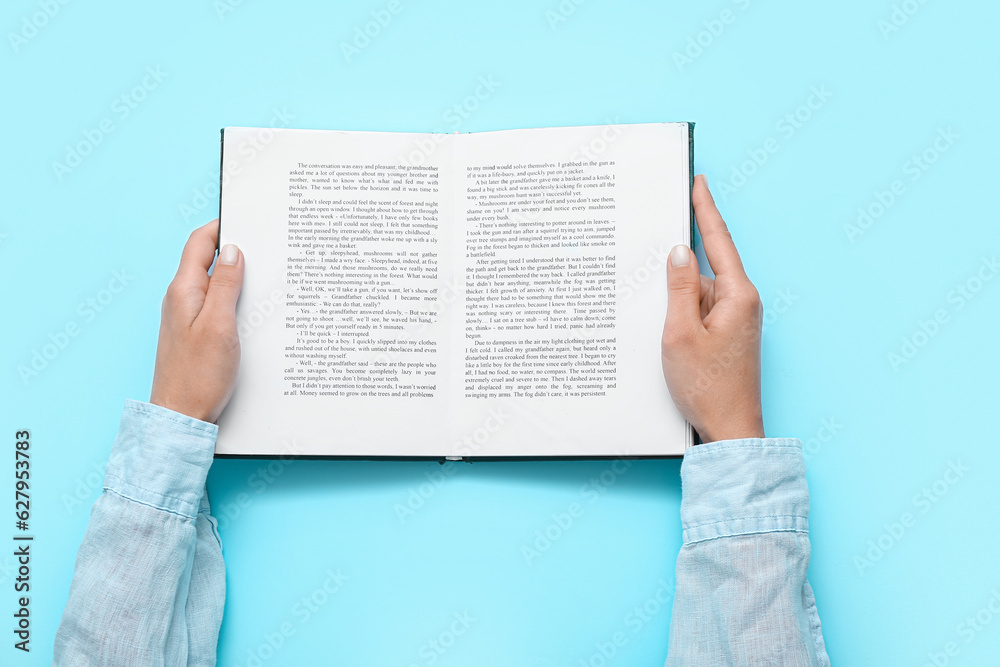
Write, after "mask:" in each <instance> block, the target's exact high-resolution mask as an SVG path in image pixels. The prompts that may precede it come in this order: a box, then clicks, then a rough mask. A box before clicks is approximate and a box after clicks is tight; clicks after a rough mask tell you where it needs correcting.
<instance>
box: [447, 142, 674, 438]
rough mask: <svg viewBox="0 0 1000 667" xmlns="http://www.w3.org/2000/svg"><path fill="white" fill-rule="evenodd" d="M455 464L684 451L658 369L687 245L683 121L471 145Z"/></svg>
mask: <svg viewBox="0 0 1000 667" xmlns="http://www.w3.org/2000/svg"><path fill="white" fill-rule="evenodd" d="M456 151H457V152H456V162H457V164H456V178H455V213H456V224H455V234H456V238H455V255H456V261H457V264H458V270H459V273H460V275H461V282H462V283H463V286H464V292H463V298H462V300H461V302H460V303H459V304H458V308H457V310H458V311H459V313H458V316H457V317H455V318H454V319H453V321H452V326H453V327H454V332H455V337H456V340H458V341H460V343H459V344H457V345H456V348H457V349H458V352H459V353H458V354H456V359H455V364H454V366H453V368H452V383H453V384H454V387H455V395H454V398H453V400H454V403H455V409H454V414H455V415H456V418H455V421H454V424H455V429H454V432H453V434H452V440H453V450H452V455H457V456H471V457H474V456H539V455H545V456H559V455H569V456H597V455H600V456H614V455H667V454H682V453H683V452H684V449H685V447H686V445H687V443H688V442H689V436H690V429H689V428H688V426H687V425H686V423H685V421H684V419H683V417H682V416H681V415H680V413H679V412H678V411H677V410H676V408H675V407H674V405H673V402H672V401H671V399H670V396H669V393H668V392H667V388H666V384H665V382H664V380H663V375H662V370H661V366H660V340H661V335H662V330H663V321H664V317H665V314H666V304H667V283H666V259H667V254H668V253H669V251H670V249H671V248H672V247H673V246H674V245H677V244H679V243H686V244H690V190H689V180H690V174H689V164H690V158H689V155H690V154H689V135H688V126H687V124H686V123H658V124H644V125H609V126H604V127H573V128H546V129H533V130H511V131H502V132H486V133H482V134H473V135H463V136H462V137H461V141H460V142H459V143H458V144H457V145H456Z"/></svg>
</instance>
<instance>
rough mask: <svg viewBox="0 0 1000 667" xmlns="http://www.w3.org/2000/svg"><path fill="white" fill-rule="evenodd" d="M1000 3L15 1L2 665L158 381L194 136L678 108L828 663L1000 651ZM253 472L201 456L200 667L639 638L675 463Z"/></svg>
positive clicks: (454, 661)
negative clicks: (750, 288)
mask: <svg viewBox="0 0 1000 667" xmlns="http://www.w3.org/2000/svg"><path fill="white" fill-rule="evenodd" d="M998 19H1000V6H998V5H996V4H995V3H982V2H953V3H944V2H918V1H917V0H905V1H902V2H895V3H894V2H890V1H888V0H884V1H877V2H861V1H860V0H848V1H845V2H838V3H793V2H779V3H775V2H771V3H765V2H756V1H751V0H746V1H744V0H741V1H740V2H725V1H721V0H720V1H718V2H713V3H708V4H705V3H654V2H607V1H602V0H586V1H583V0H562V2H559V1H558V0H550V1H547V2H528V1H524V0H510V1H508V2H503V3H473V2H455V1H439V2H436V3H435V2H412V1H407V0H391V1H390V0H378V1H368V2H358V3H344V2H340V3H322V2H308V1H305V0H301V1H298V2H287V3H277V2H271V3H268V2H263V1H261V0H247V1H245V2H241V1H239V0H218V1H216V2H212V1H211V0H201V1H199V2H190V1H185V2H175V3H167V4H165V5H154V4H150V3H116V2H89V3H84V2H67V3H65V4H63V3H61V2H59V1H58V0H33V1H25V0H10V1H9V2H6V3H5V4H4V9H3V11H2V21H0V26H2V28H3V32H4V34H5V37H4V44H3V45H2V47H0V63H2V64H0V67H2V72H3V83H4V90H5V96H4V102H3V105H2V111H0V114H2V115H0V119H2V121H3V127H4V128H5V131H4V132H3V137H2V145H3V152H2V155H3V160H2V161H0V176H2V178H0V183H2V186H0V187H2V191H0V192H2V195H3V197H2V200H3V215H2V219H0V276H2V279H0V280H2V285H3V290H2V299H3V301H2V309H0V312H2V313H3V327H2V334H0V336H2V338H0V341H2V342H0V347H2V349H3V350H4V362H3V368H2V372H3V381H2V384H0V387H2V395H0V405H2V410H0V441H2V442H3V443H4V444H3V448H4V451H6V452H7V453H6V454H4V455H3V456H2V457H0V458H2V459H3V460H5V461H7V463H6V464H4V465H5V466H6V467H7V470H6V471H5V470H0V479H2V481H0V497H3V498H7V501H6V511H7V520H9V522H10V523H9V524H6V527H5V528H3V529H0V541H2V542H3V543H5V544H7V545H8V546H6V547H0V554H4V555H0V612H2V613H3V614H4V615H5V616H6V615H7V614H10V613H13V610H14V604H15V596H14V591H13V582H14V578H15V577H16V576H17V575H16V572H15V571H14V570H13V557H12V553H13V546H11V545H12V544H13V542H11V541H8V540H10V539H11V536H12V535H13V534H14V533H15V532H16V531H15V529H14V525H13V524H14V516H13V513H14V508H13V504H14V503H13V499H14V482H13V460H14V459H13V447H14V435H15V431H16V430H19V429H30V431H31V442H32V450H31V451H32V455H33V458H32V480H33V482H34V484H33V486H32V489H31V493H32V505H31V512H32V517H31V524H30V526H31V528H30V532H31V533H32V534H34V535H35V542H34V549H35V551H34V558H33V562H32V570H31V577H32V580H31V585H32V594H33V596H32V600H31V609H32V623H33V625H32V627H33V635H32V644H31V646H32V651H31V653H30V654H28V655H25V654H23V653H21V652H20V651H16V650H15V649H14V648H13V646H12V645H13V641H12V640H11V637H10V635H9V634H8V640H7V641H5V642H4V643H3V645H2V646H0V663H3V664H5V665H43V664H48V661H49V660H50V659H51V650H52V649H51V647H52V639H53V635H54V632H55V628H56V625H57V623H58V620H59V617H60V613H61V610H62V606H63V604H64V603H65V600H66V596H67V591H68V586H69V582H70V578H71V574H72V567H73V560H74V554H75V552H76V549H77V547H78V545H79V543H80V539H81V537H82V535H83V532H84V530H85V527H86V523H87V516H88V508H89V506H90V504H91V503H92V502H93V501H94V499H95V498H96V497H97V495H98V493H99V492H100V479H101V473H100V470H101V468H102V464H103V462H104V460H105V459H106V456H107V453H108V451H109V448H110V446H111V442H112V440H113V438H114V435H115V432H116V429H117V425H118V419H119V415H120V412H121V408H122V405H123V403H124V400H125V399H126V398H137V399H141V400H146V399H148V397H149V386H150V381H151V378H152V370H153V360H154V354H155V349H156V336H157V328H158V322H159V308H160V299H161V297H162V295H163V292H164V289H165V288H166V285H167V283H168V282H169V281H170V279H171V277H172V275H173V272H174V270H175V268H176V264H177V260H178V258H179V255H180V249H181V247H182V245H183V243H184V241H185V239H186V237H187V235H188V233H189V232H190V230H191V229H193V228H194V227H195V226H197V225H199V224H201V223H203V222H205V221H207V220H209V219H211V218H213V217H214V216H215V210H216V207H217V190H216V189H215V184H216V183H217V179H218V167H219V154H218V151H219V128H221V127H223V126H225V125H251V126H255V125H268V124H274V125H281V124H285V125H288V126H293V127H306V128H333V129H366V130H405V131H430V130H438V131H454V130H459V131H463V132H464V131H481V130H492V129H501V128H517V127H538V126H549V125H589V124H603V123H607V122H621V123H633V122H652V121H673V120H680V121H695V122H697V130H696V133H695V136H696V144H695V145H696V151H695V162H696V167H697V170H698V171H699V172H704V173H706V174H707V175H708V179H709V183H710V185H712V187H713V189H714V191H715V194H716V197H717V200H718V202H719V205H720V208H721V209H722V211H723V214H724V215H725V217H726V218H727V220H728V221H729V224H730V227H731V230H732V233H733V236H734V238H735V240H736V243H737V246H738V247H739V249H740V251H741V253H742V255H743V257H744V262H745V264H746V267H747V271H748V273H749V275H750V277H751V278H752V279H753V280H754V282H755V283H756V284H757V286H758V288H759V290H760V293H761V295H762V297H763V299H764V303H765V306H766V307H767V311H766V321H767V328H766V332H765V340H764V351H763V354H764V409H765V421H766V425H767V431H768V434H769V435H774V436H794V437H798V438H801V439H802V440H803V442H805V443H806V448H807V451H808V452H809V459H808V467H809V484H810V489H811V492H812V508H813V512H812V517H811V519H812V522H811V527H812V544H813V554H812V556H813V558H812V565H811V570H810V576H811V580H812V583H813V586H814V587H815V590H816V597H817V599H818V604H819V611H820V615H821V617H822V620H823V626H824V631H825V635H826V640H827V645H828V647H829V651H830V655H831V657H832V659H833V661H834V664H837V665H887V664H892V665H895V664H899V665H903V664H907V665H943V664H948V665H985V664H992V661H995V660H996V654H997V653H996V652H997V647H998V646H1000V616H998V615H997V614H996V613H994V611H991V610H990V605H991V604H992V606H993V609H994V610H996V609H997V608H998V602H1000V597H997V596H998V593H997V591H1000V568H998V567H997V547H998V545H1000V525H998V524H1000V520H998V518H997V517H998V501H997V495H996V489H997V470H998V466H1000V447H998V441H997V415H998V408H997V404H998V398H1000V392H998V390H997V379H998V378H997V374H998V370H1000V352H998V348H997V331H998V324H1000V308H998V306H1000V276H997V275H996V272H997V268H996V267H995V264H993V263H994V262H996V258H997V256H998V251H1000V232H998V218H997V214H996V206H995V193H996V188H997V182H998V179H997V176H998V168H997V155H1000V132H998V129H997V127H998V126H997V121H996V119H997V108H998V104H1000V94H998V87H997V85H996V83H997V71H998V65H1000V49H998V47H997V41H996V29H997V26H998V25H1000V21H998ZM365 31H367V32H368V33H369V35H368V36H366V35H365ZM345 46H346V47H347V48H345ZM483 80H485V81H487V82H490V85H489V86H485V85H483V84H482V83H481V82H482V81H483ZM702 260H703V261H704V258H702ZM36 353H38V354H39V355H41V356H40V357H38V358H37V359H35V354H36ZM33 359H35V366H36V367H35V368H34V369H32V370H33V371H34V372H33V373H32V372H28V373H25V372H24V371H23V370H22V367H24V368H32V366H31V365H32V363H33ZM650 363H652V364H655V363H658V362H657V360H656V359H650ZM272 466H273V467H272V468H271V469H270V472H268V471H267V470H266V469H265V471H264V472H263V473H262V472H260V471H259V469H260V468H266V467H267V466H266V465H265V464H264V463H260V462H251V461H234V460H225V461H218V462H216V464H215V466H214V467H213V469H212V472H211V475H210V479H209V490H210V495H211V498H212V501H213V503H214V506H215V511H216V514H217V515H218V516H219V518H220V522H221V524H222V537H223V541H224V544H225V555H226V560H227V564H228V573H227V578H228V593H229V595H228V602H227V607H226V616H225V621H224V624H223V628H222V636H221V641H220V664H221V665H226V666H235V665H245V666H251V665H319V664H343V665H400V666H403V667H407V666H410V665H430V664H436V665H479V666H482V667H486V666H490V665H504V666H506V665H522V666H537V667H540V666H543V665H546V666H547V665H553V666H555V665H559V666H563V665H572V666H574V667H575V666H577V665H592V666H594V667H598V666H600V665H604V664H607V665H630V666H631V665H637V666H638V665H651V666H652V665H661V664H662V663H663V659H664V657H665V654H666V646H667V632H668V624H669V622H670V609H669V605H664V604H661V603H660V602H659V601H658V596H659V599H663V598H664V590H665V589H664V586H666V587H667V588H668V589H669V587H670V585H671V584H672V582H673V577H672V573H673V566H674V560H675V558H676V555H677V551H678V549H679V548H680V525H679V519H678V510H679V501H680V484H679V479H678V468H679V462H678V461H642V462H637V463H635V464H634V465H632V466H631V467H630V468H628V470H627V472H625V473H622V474H608V473H607V471H608V470H609V464H608V463H607V462H601V461H591V462H580V461H572V462H516V463H480V464H474V465H468V464H463V465H457V464H456V465H453V466H452V467H449V468H442V467H441V466H440V465H439V464H437V463H421V462H389V463H376V462H317V461H294V462H288V463H282V462H276V463H273V464H272ZM602 474H603V477H602ZM408 503H412V505H413V506H416V507H414V508H413V509H412V514H408V513H404V512H401V511H400V508H402V507H409V505H408ZM573 503H578V504H580V506H581V507H582V513H577V514H578V515H577V516H576V517H573V521H572V524H570V525H569V526H568V527H566V528H565V529H563V528H558V529H553V528H552V526H553V525H557V524H556V519H555V518H553V515H556V516H559V515H561V514H563V513H566V512H567V511H568V508H570V506H571V505H572V504H573ZM560 520H561V521H562V522H563V523H564V524H565V517H562V518H561V519H560ZM547 530H548V532H549V533H550V535H555V536H556V537H555V539H552V540H550V541H549V542H545V541H544V540H539V538H538V534H539V531H540V532H541V533H542V534H544V533H545V532H546V531H547ZM2 535H7V537H2ZM536 541H537V542H538V545H539V549H538V554H537V557H534V556H532V557H530V558H528V557H526V556H525V552H524V550H523V548H524V547H531V548H535V546H536ZM542 547H544V548H542ZM529 561H530V562H529ZM338 571H339V573H340V575H342V576H340V579H341V581H340V583H339V584H336V583H334V582H333V580H332V579H331V580H330V581H328V579H329V578H330V576H331V575H330V573H332V574H334V575H337V574H338ZM344 576H346V577H347V578H346V579H343V577H344ZM338 586H339V588H338ZM333 589H336V591H335V592H332V593H331V592H329V591H330V590H333ZM651 601H652V602H651ZM643 608H645V611H644V610H643ZM7 618H10V616H7ZM619 632H621V633H624V636H625V637H626V639H627V641H626V642H625V643H624V645H623V646H617V647H615V648H614V651H615V653H614V655H613V656H612V657H610V658H607V657H604V655H603V654H602V650H603V651H604V652H605V653H607V652H609V651H610V649H609V648H608V646H609V644H608V642H610V641H611V640H612V637H613V636H614V635H615V634H616V633H619ZM8 633H9V631H8Z"/></svg>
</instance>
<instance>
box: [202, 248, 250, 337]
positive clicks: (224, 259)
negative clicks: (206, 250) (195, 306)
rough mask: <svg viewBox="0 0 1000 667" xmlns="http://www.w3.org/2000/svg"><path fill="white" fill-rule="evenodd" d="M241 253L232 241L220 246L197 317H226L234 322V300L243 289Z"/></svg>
mask: <svg viewBox="0 0 1000 667" xmlns="http://www.w3.org/2000/svg"><path fill="white" fill-rule="evenodd" d="M243 266H244V261H243V253H242V252H240V249H239V248H237V247H236V246H235V245H233V244H232V243H227V244H226V245H224V246H222V249H221V250H220V251H219V259H218V260H217V261H216V262H215V268H214V269H212V277H211V279H210V280H209V283H208V293H207V294H206V295H205V305H204V306H202V309H201V313H200V314H199V316H198V317H203V316H206V315H207V316H209V317H213V318H215V317H218V318H228V319H232V320H233V321H234V322H235V318H236V300H237V299H239V296H240V290H241V289H243Z"/></svg>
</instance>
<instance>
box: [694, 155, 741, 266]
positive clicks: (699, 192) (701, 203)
mask: <svg viewBox="0 0 1000 667" xmlns="http://www.w3.org/2000/svg"><path fill="white" fill-rule="evenodd" d="M691 204H692V205H693V206H694V217H695V219H696V220H697V222H698V231H700V232H701V240H702V242H703V243H704V244H705V256H706V257H708V263H709V265H711V267H712V271H713V272H714V273H715V275H716V276H720V275H728V276H743V277H746V273H745V272H744V270H743V262H742V261H740V254H739V253H738V252H737V251H736V245H735V244H734V243H733V237H732V235H731V234H730V233H729V228H728V227H726V222H725V220H723V219H722V215H721V214H720V213H719V209H718V208H716V206H715V200H714V199H713V198H712V193H711V192H709V190H708V184H707V183H706V182H705V177H704V176H703V175H701V174H699V175H698V176H695V178H694V187H693V188H692V190H691Z"/></svg>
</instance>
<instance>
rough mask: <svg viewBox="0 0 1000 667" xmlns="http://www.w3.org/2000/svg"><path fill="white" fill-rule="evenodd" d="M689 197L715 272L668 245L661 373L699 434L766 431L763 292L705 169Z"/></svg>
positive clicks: (706, 438) (711, 437) (758, 434)
mask: <svg viewBox="0 0 1000 667" xmlns="http://www.w3.org/2000/svg"><path fill="white" fill-rule="evenodd" d="M691 203H692V205H693V206H694V214H695V218H696V220H697V222H698V229H699V231H700V232H701V238H702V242H703V243H704V244H705V255H706V256H707V257H708V262H709V264H711V266H712V271H714V272H715V279H714V280H713V279H711V278H708V277H706V276H702V275H700V274H699V272H698V260H697V259H696V258H695V256H694V253H693V252H691V251H690V249H689V248H688V247H687V246H676V247H675V248H674V249H673V250H671V251H670V258H669V260H668V261H667V284H668V286H669V290H670V296H669V300H668V303H667V319H666V322H665V323H664V325H663V342H662V354H661V357H662V360H663V376H664V377H665V378H666V380H667V388H668V389H669V390H670V396H671V397H672V398H673V399H674V404H676V405H677V408H678V409H679V410H680V411H681V413H682V414H683V415H684V417H685V418H686V419H687V420H688V421H689V422H690V423H691V424H692V425H693V426H694V428H695V430H696V431H698V434H699V435H700V436H701V439H702V441H703V442H714V441H716V440H730V439H734V438H763V437H764V419H763V416H762V414H761V405H760V332H761V319H762V308H761V303H760V297H759V296H758V294H757V289H756V288H755V287H754V286H753V283H751V282H750V279H749V278H747V275H746V273H744V271H743V263H742V262H741V261H740V256H739V253H737V252H736V246H735V245H733V238H732V236H730V234H729V230H728V229H727V228H726V223H725V221H723V219H722V216H721V215H719V210H718V209H717V208H716V207H715V201H714V200H713V199H712V194H711V193H710V192H709V191H708V185H707V184H706V183H705V177H704V176H696V177H695V179H694V188H693V190H692V192H691Z"/></svg>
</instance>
